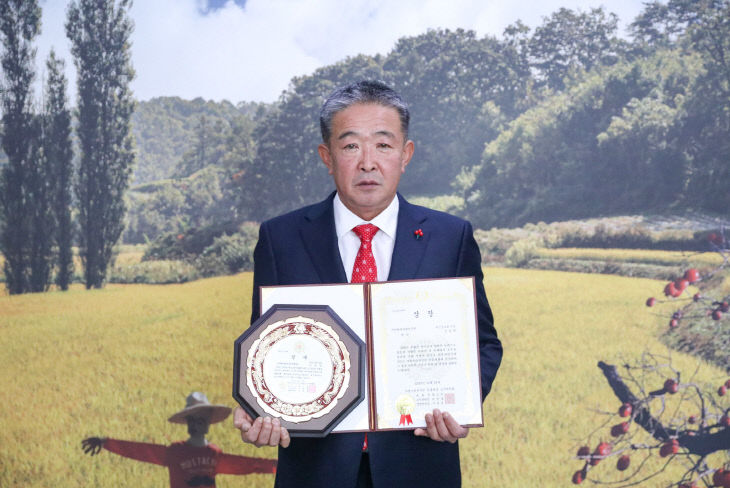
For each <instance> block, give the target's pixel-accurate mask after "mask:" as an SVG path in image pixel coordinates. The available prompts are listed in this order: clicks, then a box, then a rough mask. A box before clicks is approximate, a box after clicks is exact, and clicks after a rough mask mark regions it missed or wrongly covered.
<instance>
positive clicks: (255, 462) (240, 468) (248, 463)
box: [216, 453, 276, 474]
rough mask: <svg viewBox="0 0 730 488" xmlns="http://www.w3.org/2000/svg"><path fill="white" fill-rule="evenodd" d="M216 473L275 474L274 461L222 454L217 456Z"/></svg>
mask: <svg viewBox="0 0 730 488" xmlns="http://www.w3.org/2000/svg"><path fill="white" fill-rule="evenodd" d="M216 472H217V473H218V474H251V473H276V459H266V458H255V457H247V456H236V455H234V454H225V453H222V454H220V455H219V456H218V467H217V469H216Z"/></svg>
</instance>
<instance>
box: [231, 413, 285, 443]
mask: <svg viewBox="0 0 730 488" xmlns="http://www.w3.org/2000/svg"><path fill="white" fill-rule="evenodd" d="M233 426H234V427H235V428H237V429H238V430H240V431H241V439H242V440H243V442H248V443H249V444H253V445H255V446H256V447H261V446H279V445H280V446H281V447H288V446H289V441H290V438H289V431H288V430H286V429H285V428H284V427H282V426H281V423H280V422H279V419H272V418H271V417H258V418H257V419H256V420H253V419H252V418H251V416H250V415H249V414H247V413H246V412H245V411H244V410H243V409H242V408H241V407H236V409H235V410H234V411H233Z"/></svg>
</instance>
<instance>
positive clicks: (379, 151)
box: [234, 81, 502, 488]
mask: <svg viewBox="0 0 730 488" xmlns="http://www.w3.org/2000/svg"><path fill="white" fill-rule="evenodd" d="M408 123H409V112H408V107H407V106H406V104H405V102H404V101H403V100H402V99H401V97H400V96H399V95H398V94H397V93H396V92H395V91H393V90H392V89H391V88H389V87H387V86H386V85H384V84H382V83H379V82H372V81H362V82H358V83H354V84H352V85H348V86H345V87H342V88H339V89H337V90H335V91H334V92H333V93H332V95H330V97H329V98H328V99H327V100H326V101H325V103H324V105H323V106H322V110H321V112H320V126H321V130H322V140H323V143H322V144H320V145H319V147H318V151H319V156H320V158H321V159H322V161H323V162H324V164H325V166H326V167H327V169H328V170H329V173H330V174H331V175H332V177H333V180H334V183H335V187H336V189H337V191H336V192H335V193H333V194H332V195H330V196H329V197H328V198H327V199H326V200H325V201H323V202H321V203H318V204H315V205H311V206H308V207H305V208H302V209H300V210H296V211H294V212H291V213H289V214H286V215H283V216H280V217H277V218H274V219H272V220H270V221H267V222H264V223H263V224H261V229H260V233H259V241H258V244H257V246H256V249H255V251H254V292H253V303H252V314H251V321H252V322H253V321H254V320H256V319H257V318H258V317H259V315H260V312H261V311H260V310H259V287H260V286H265V285H292V284H315V283H342V282H348V281H353V282H355V281H357V282H361V281H376V280H377V281H386V280H403V279H417V278H445V277H458V276H474V277H475V278H476V280H475V281H476V297H477V318H478V323H479V347H480V363H481V364H480V365H481V375H482V377H481V384H482V398H484V397H485V396H486V395H487V393H488V392H489V390H490V388H491V385H492V381H493V380H494V377H495V375H496V373H497V369H498V368H499V364H500V361H501V358H502V346H501V343H500V341H499V339H498V338H497V333H496V331H495V329H494V326H493V319H492V312H491V310H490V308H489V304H488V302H487V298H486V295H485V293H484V287H483V284H482V280H483V275H482V270H481V256H480V253H479V248H478V246H477V244H476V241H475V240H474V237H473V235H472V228H471V225H470V224H469V223H468V222H466V221H463V220H461V219H458V218H456V217H453V216H451V215H448V214H445V213H442V212H436V211H433V210H429V209H426V208H423V207H418V206H415V205H411V204H409V203H408V202H407V201H406V200H405V199H403V198H402V197H401V196H400V195H398V194H397V189H398V182H399V181H400V177H401V175H402V174H403V173H404V172H405V169H406V166H407V165H408V163H409V162H410V160H411V157H412V156H413V151H414V144H413V141H410V140H408ZM367 224H372V225H373V226H374V227H371V226H368V225H367ZM361 225H365V226H366V227H360V226H361ZM368 248H369V249H371V251H369V250H368ZM361 253H362V254H361ZM373 259H374V266H371V263H373ZM356 261H357V262H356ZM363 261H365V262H367V263H368V264H367V266H366V269H367V270H371V269H372V273H370V274H367V275H363V274H362V273H361V271H360V269H359V265H360V264H361V263H362V262H363ZM425 421H426V428H425V429H422V428H419V429H416V430H415V431H413V432H411V431H390V432H369V433H367V435H366V434H363V433H347V434H346V433H337V434H330V435H329V436H327V437H325V438H324V439H311V438H295V439H290V437H289V433H288V432H287V431H286V429H285V428H282V427H281V425H280V424H279V421H278V419H271V418H268V417H267V418H261V417H259V418H257V419H256V420H255V421H254V420H253V419H251V417H250V416H249V415H248V414H246V413H245V412H244V411H243V410H242V409H240V408H237V409H236V411H235V412H234V425H235V426H236V427H237V428H239V429H240V430H241V438H242V439H243V440H244V441H246V442H250V443H253V444H255V445H257V446H263V445H271V446H275V445H278V446H279V466H278V468H277V477H276V485H275V486H277V487H282V488H288V487H323V486H337V487H339V488H356V487H358V488H359V487H369V486H372V487H375V488H380V487H391V486H394V487H438V488H444V487H452V486H460V485H461V473H460V467H459V451H458V444H457V443H456V441H457V439H459V438H464V437H466V435H467V433H468V429H467V428H465V427H462V426H460V425H459V424H458V423H457V422H456V421H455V420H454V418H453V417H451V416H450V415H449V414H448V413H447V412H440V411H438V410H434V411H433V412H432V413H430V414H427V415H426V419H425Z"/></svg>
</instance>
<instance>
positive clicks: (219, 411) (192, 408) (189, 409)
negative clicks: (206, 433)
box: [167, 391, 231, 424]
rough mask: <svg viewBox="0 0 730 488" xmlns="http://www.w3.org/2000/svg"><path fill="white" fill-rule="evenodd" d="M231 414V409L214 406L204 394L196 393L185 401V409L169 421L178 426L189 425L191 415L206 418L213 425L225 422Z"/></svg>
mask: <svg viewBox="0 0 730 488" xmlns="http://www.w3.org/2000/svg"><path fill="white" fill-rule="evenodd" d="M230 414H231V409H230V408H229V407H226V406H224V405H212V404H211V403H210V402H209V401H208V397H206V396H205V394H204V393H200V392H199V391H194V392H192V393H191V394H190V395H188V397H187V398H186V399H185V408H183V409H182V410H180V411H179V412H177V413H176V414H175V415H173V416H172V417H170V418H169V419H167V420H168V421H170V422H173V423H176V424H186V423H188V421H187V418H188V417H190V416H191V415H199V416H206V417H208V418H209V419H210V423H211V424H215V423H216V422H220V421H222V420H225V418H226V417H228V416H229V415H230Z"/></svg>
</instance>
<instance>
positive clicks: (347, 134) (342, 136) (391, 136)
mask: <svg viewBox="0 0 730 488" xmlns="http://www.w3.org/2000/svg"><path fill="white" fill-rule="evenodd" d="M357 135H359V133H358V132H356V131H354V130H348V131H345V132H343V133H342V134H340V135H339V136H338V137H337V140H338V141H341V140H342V139H345V138H346V137H350V136H357ZM375 135H376V136H385V137H388V138H389V139H395V134H393V133H392V132H390V131H389V130H379V131H375Z"/></svg>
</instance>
